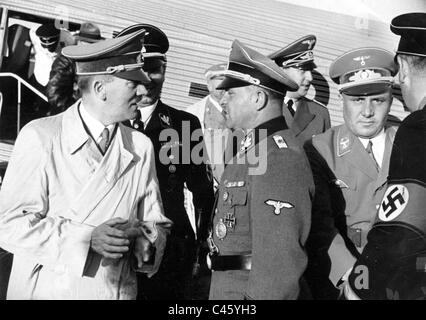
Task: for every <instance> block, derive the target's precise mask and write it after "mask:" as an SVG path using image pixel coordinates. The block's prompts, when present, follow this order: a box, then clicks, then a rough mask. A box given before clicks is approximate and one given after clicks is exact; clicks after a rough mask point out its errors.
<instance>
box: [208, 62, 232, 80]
mask: <svg viewBox="0 0 426 320" xmlns="http://www.w3.org/2000/svg"><path fill="white" fill-rule="evenodd" d="M226 67H227V63H225V62H223V63H218V64H215V65H213V66H211V67H209V68H207V69H206V71H205V72H204V76H205V77H206V79H207V80H208V79H211V78H215V77H220V76H223V72H224V71H225V70H226Z"/></svg>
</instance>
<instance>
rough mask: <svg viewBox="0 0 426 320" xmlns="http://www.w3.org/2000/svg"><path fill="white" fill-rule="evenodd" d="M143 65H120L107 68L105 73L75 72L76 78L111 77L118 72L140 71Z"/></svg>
mask: <svg viewBox="0 0 426 320" xmlns="http://www.w3.org/2000/svg"><path fill="white" fill-rule="evenodd" d="M143 65H144V63H143V62H141V63H134V64H120V65H118V66H112V67H108V68H107V69H106V70H105V71H96V72H95V71H94V72H76V74H77V75H78V76H95V75H113V74H116V73H120V72H126V71H134V70H138V69H140V70H141V71H142V67H143Z"/></svg>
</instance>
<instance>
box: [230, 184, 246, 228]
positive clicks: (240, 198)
mask: <svg viewBox="0 0 426 320" xmlns="http://www.w3.org/2000/svg"><path fill="white" fill-rule="evenodd" d="M247 198H248V192H247V189H246V188H232V190H230V191H229V202H228V204H229V205H230V209H229V210H228V212H227V215H226V216H225V218H226V219H225V221H227V223H228V226H229V227H231V228H230V230H232V232H233V233H234V234H235V235H245V234H248V232H249V230H250V215H249V212H248V205H247V201H248V199H247Z"/></svg>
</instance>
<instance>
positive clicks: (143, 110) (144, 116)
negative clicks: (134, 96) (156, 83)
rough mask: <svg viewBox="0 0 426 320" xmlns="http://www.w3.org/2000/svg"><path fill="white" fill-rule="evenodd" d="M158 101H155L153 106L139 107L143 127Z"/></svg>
mask: <svg viewBox="0 0 426 320" xmlns="http://www.w3.org/2000/svg"><path fill="white" fill-rule="evenodd" d="M157 105H158V100H157V101H155V103H154V104H152V105H150V106H147V107H139V108H138V109H139V111H140V112H141V120H142V121H143V123H144V126H146V124H147V123H148V121H149V120H150V119H151V116H152V113H153V112H154V110H155V108H157Z"/></svg>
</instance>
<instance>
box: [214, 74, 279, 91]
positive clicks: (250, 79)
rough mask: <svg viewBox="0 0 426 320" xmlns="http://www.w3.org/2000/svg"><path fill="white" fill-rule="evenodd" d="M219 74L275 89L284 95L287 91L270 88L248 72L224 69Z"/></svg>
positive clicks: (267, 88)
mask: <svg viewBox="0 0 426 320" xmlns="http://www.w3.org/2000/svg"><path fill="white" fill-rule="evenodd" d="M218 75H220V76H222V75H223V76H226V77H231V78H234V79H238V80H241V81H244V82H247V83H249V84H252V85H254V86H258V87H261V88H264V89H266V90H271V91H273V92H275V93H278V94H281V95H283V96H284V95H285V93H283V92H280V91H277V90H274V89H272V88H269V87H266V86H264V85H262V84H260V80H259V79H257V78H254V77H252V76H251V75H249V74H246V73H241V72H237V71H233V70H224V71H222V72H220V73H218Z"/></svg>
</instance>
